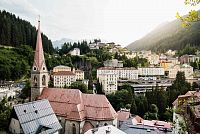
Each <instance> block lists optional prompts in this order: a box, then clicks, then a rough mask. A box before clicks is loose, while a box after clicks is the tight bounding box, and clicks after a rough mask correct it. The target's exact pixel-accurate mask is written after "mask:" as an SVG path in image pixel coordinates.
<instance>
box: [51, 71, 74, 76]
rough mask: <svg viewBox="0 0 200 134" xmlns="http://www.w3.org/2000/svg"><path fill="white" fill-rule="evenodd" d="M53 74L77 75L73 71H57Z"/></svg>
mask: <svg viewBox="0 0 200 134" xmlns="http://www.w3.org/2000/svg"><path fill="white" fill-rule="evenodd" d="M53 75H75V74H74V73H73V72H72V71H58V72H55V73H54V74H53Z"/></svg>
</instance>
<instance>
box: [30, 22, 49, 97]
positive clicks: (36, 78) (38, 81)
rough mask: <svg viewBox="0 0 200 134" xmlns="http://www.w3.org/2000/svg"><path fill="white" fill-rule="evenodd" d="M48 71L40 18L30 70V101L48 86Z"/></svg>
mask: <svg viewBox="0 0 200 134" xmlns="http://www.w3.org/2000/svg"><path fill="white" fill-rule="evenodd" d="M48 82H49V73H48V70H47V67H46V64H45V59H44V52H43V47H42V38H41V32H40V19H39V20H38V30H37V41H36V49H35V56H34V62H33V66H32V70H31V101H34V100H36V99H37V97H38V96H40V94H41V93H42V90H43V88H44V87H48Z"/></svg>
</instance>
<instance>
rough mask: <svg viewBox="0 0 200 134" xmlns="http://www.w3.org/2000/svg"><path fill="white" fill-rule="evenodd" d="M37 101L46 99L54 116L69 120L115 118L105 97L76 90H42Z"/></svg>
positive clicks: (114, 113)
mask: <svg viewBox="0 0 200 134" xmlns="http://www.w3.org/2000/svg"><path fill="white" fill-rule="evenodd" d="M38 99H48V100H49V102H50V104H51V106H52V108H53V110H54V112H55V113H56V115H58V116H62V117H64V118H66V119H69V120H76V121H82V120H84V119H91V120H113V119H115V118H116V117H117V113H116V112H115V110H114V109H113V107H112V105H111V104H110V103H109V101H108V100H107V98H106V96H105V95H97V94H84V93H82V92H81V91H80V90H78V89H61V88H44V89H43V92H42V94H41V96H40V97H39V98H38Z"/></svg>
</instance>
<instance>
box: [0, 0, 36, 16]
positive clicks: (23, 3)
mask: <svg viewBox="0 0 200 134" xmlns="http://www.w3.org/2000/svg"><path fill="white" fill-rule="evenodd" d="M0 9H1V10H7V11H10V12H12V13H15V14H17V15H20V17H21V16H23V17H25V18H31V17H33V16H37V15H39V10H38V9H37V8H36V7H34V6H33V5H32V4H31V3H30V2H28V1H27V0H0Z"/></svg>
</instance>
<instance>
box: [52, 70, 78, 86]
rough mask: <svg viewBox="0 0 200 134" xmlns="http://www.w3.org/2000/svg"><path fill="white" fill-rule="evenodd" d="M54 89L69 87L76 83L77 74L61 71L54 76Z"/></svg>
mask: <svg viewBox="0 0 200 134" xmlns="http://www.w3.org/2000/svg"><path fill="white" fill-rule="evenodd" d="M53 79H54V87H65V86H67V87H69V86H71V84H72V83H73V82H75V81H76V74H74V73H73V72H71V71H60V72H56V73H54V74H53Z"/></svg>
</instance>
